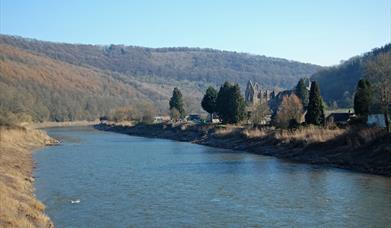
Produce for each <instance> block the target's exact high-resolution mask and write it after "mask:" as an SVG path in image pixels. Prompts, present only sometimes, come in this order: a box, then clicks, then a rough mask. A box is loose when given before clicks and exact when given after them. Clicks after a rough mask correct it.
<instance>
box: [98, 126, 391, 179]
mask: <svg viewBox="0 0 391 228" xmlns="http://www.w3.org/2000/svg"><path fill="white" fill-rule="evenodd" d="M95 128H97V129H99V130H105V131H112V132H118V133H123V134H129V135H135V136H143V137H152V138H165V139H172V140H177V141H185V142H192V143H197V144H202V145H207V146H213V147H219V148H225V149H234V150H241V151H247V152H251V153H256V154H262V155H270V156H275V157H278V158H282V159H287V160H290V161H295V162H302V163H310V164H323V165H330V166H334V167H339V168H345V169H350V170H355V171H360V172H366V173H372V174H379V175H385V176H391V156H390V154H391V135H390V134H387V133H386V132H385V131H384V130H382V129H372V128H371V129H369V128H363V129H361V128H351V129H347V130H338V129H335V130H324V129H316V128H314V129H304V130H298V131H295V132H291V131H287V130H284V131H281V130H262V131H259V130H257V131H253V132H252V131H251V130H250V131H249V130H248V129H244V128H240V127H235V128H229V129H226V128H219V127H216V126H207V125H205V126H199V125H193V126H191V125H177V126H172V125H166V124H154V125H136V126H133V127H129V126H117V125H108V124H99V125H95Z"/></svg>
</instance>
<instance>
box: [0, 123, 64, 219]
mask: <svg viewBox="0 0 391 228" xmlns="http://www.w3.org/2000/svg"><path fill="white" fill-rule="evenodd" d="M55 143H57V142H56V140H54V139H52V138H50V137H49V136H48V135H47V134H46V133H45V132H43V131H40V130H33V129H26V128H22V127H12V128H6V127H0V149H1V153H0V204H1V206H0V227H53V226H54V225H53V223H52V221H51V220H50V218H49V217H48V216H47V215H46V214H45V213H44V210H45V206H44V205H43V204H42V203H41V202H40V201H39V200H37V199H36V197H35V195H34V186H33V184H34V178H33V176H32V171H33V168H34V162H33V158H32V153H33V152H32V151H33V150H36V149H38V148H41V147H43V146H45V145H53V144H55Z"/></svg>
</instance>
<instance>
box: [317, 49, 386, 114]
mask: <svg viewBox="0 0 391 228" xmlns="http://www.w3.org/2000/svg"><path fill="white" fill-rule="evenodd" d="M380 53H391V44H387V45H385V46H384V47H381V48H376V49H373V50H372V51H370V52H367V53H365V54H363V55H361V56H356V57H352V58H350V59H349V60H347V61H345V62H343V63H342V64H340V65H338V66H333V67H329V68H324V69H323V70H321V71H319V72H317V73H315V74H314V75H313V76H312V77H311V79H312V80H315V81H317V82H318V83H319V85H320V89H321V94H322V96H323V99H324V100H325V101H326V102H327V103H328V104H329V105H333V106H335V105H337V106H338V107H344V108H345V107H346V108H351V107H352V106H353V96H354V91H355V88H356V85H357V82H358V81H359V80H360V79H361V78H363V76H364V75H363V74H364V66H365V64H366V62H367V61H369V60H372V59H373V58H374V57H376V56H378V55H379V54H380ZM390 64H391V63H390Z"/></svg>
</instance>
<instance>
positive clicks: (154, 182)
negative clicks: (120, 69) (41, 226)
mask: <svg viewBox="0 0 391 228" xmlns="http://www.w3.org/2000/svg"><path fill="white" fill-rule="evenodd" d="M47 131H48V133H49V135H51V136H53V137H55V138H58V139H61V140H62V141H63V144H62V145H60V146H53V147H47V148H45V149H43V150H40V151H39V152H37V153H34V159H35V161H36V165H37V167H36V169H35V172H34V176H35V177H36V182H35V187H36V194H37V196H38V198H39V199H40V200H41V201H43V203H44V204H45V205H46V206H47V209H46V212H47V214H48V215H49V216H50V217H51V219H52V220H53V221H54V223H55V225H56V226H57V227H173V226H174V227H178V226H179V227H183V226H185V227H200V226H203V227H205V226H208V227H227V226H228V227H248V226H262V227H281V226H287V227H390V226H391V225H390V224H391V178H388V177H381V176H375V175H368V174H361V173H354V172H350V171H346V170H341V169H335V168H326V167H322V166H315V165H305V164H296V163H290V162H286V161H282V160H279V159H276V158H273V157H266V156H261V155H254V154H249V153H244V152H238V151H232V150H224V149H216V148H211V147H206V146H201V145H195V144H190V143H184V142H175V141H170V140H162V139H149V138H142V137H133V136H128V135H122V134H115V133H109V132H103V131H97V130H94V129H92V128H53V129H48V130H47Z"/></svg>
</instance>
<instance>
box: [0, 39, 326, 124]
mask: <svg viewBox="0 0 391 228" xmlns="http://www.w3.org/2000/svg"><path fill="white" fill-rule="evenodd" d="M320 68H321V67H319V66H316V65H311V64H304V63H299V62H294V61H288V60H284V59H277V58H269V57H264V56H256V55H250V54H243V53H236V52H227V51H218V50H211V49H198V48H160V49H152V48H142V47H133V46H123V45H109V46H99V45H80V44H65V43H53V42H44V41H38V40H33V39H26V38H21V37H13V36H8V35H0V90H1V93H0V111H1V112H3V113H4V112H8V113H9V112H11V113H19V114H20V113H23V114H26V116H31V117H32V119H33V120H39V121H43V120H58V121H63V120H77V119H94V118H97V117H99V116H100V115H105V114H107V113H108V112H110V110H113V109H115V108H118V107H123V106H137V107H140V106H145V104H149V105H151V104H152V105H153V106H154V107H155V108H156V109H157V112H165V111H167V104H168V99H169V97H170V95H171V91H172V89H173V88H174V87H179V88H180V89H181V90H182V91H184V99H185V103H186V110H187V111H188V112H195V111H199V110H200V109H201V108H200V105H199V103H200V98H201V96H202V94H203V93H204V91H205V89H206V88H207V86H209V85H214V86H217V85H220V84H221V83H222V82H223V81H226V80H228V81H231V82H236V83H239V84H240V85H241V86H242V88H244V86H245V84H246V83H247V81H248V80H250V79H251V80H253V81H257V82H258V83H259V84H260V85H261V86H262V87H264V88H276V87H277V88H282V89H284V88H292V87H293V86H294V85H295V83H296V82H297V80H298V79H299V78H301V77H304V76H309V75H312V74H313V73H315V72H316V71H317V70H319V69H320Z"/></svg>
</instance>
